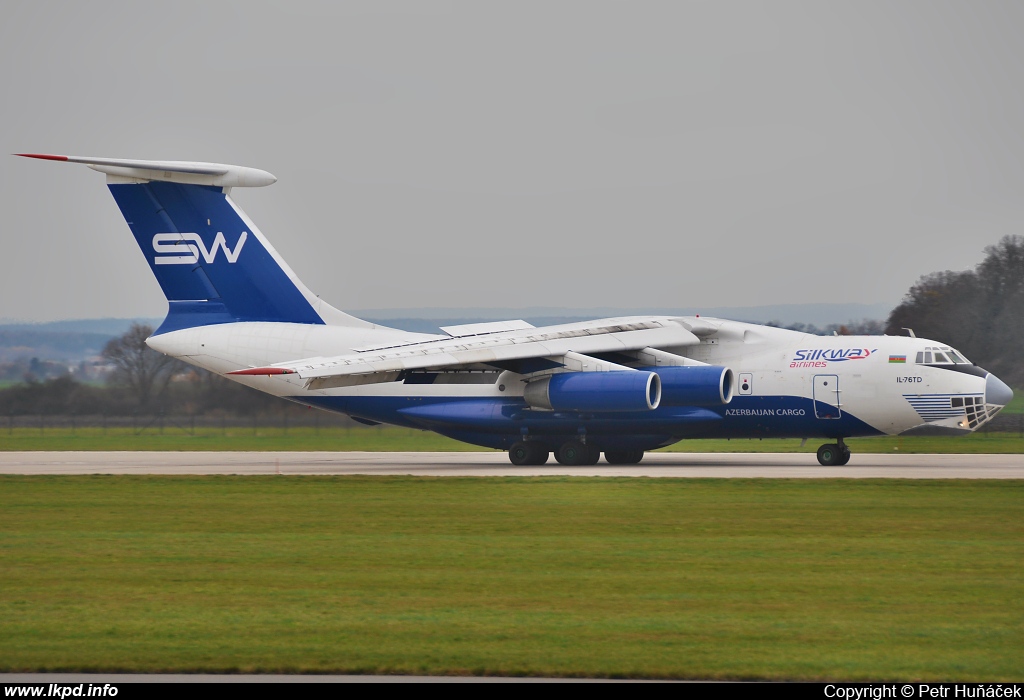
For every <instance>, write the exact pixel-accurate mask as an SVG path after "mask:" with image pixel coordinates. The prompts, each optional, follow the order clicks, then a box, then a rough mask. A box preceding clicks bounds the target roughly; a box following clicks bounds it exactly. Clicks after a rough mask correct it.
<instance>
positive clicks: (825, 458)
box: [818, 443, 850, 467]
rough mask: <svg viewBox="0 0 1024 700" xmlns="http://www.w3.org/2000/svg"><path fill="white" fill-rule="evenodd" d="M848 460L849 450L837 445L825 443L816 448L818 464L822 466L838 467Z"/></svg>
mask: <svg viewBox="0 0 1024 700" xmlns="http://www.w3.org/2000/svg"><path fill="white" fill-rule="evenodd" d="M844 457H845V458H846V459H845V461H844V460H843V458H844ZM849 461H850V451H849V450H845V451H844V450H843V449H842V448H841V447H840V446H839V445H836V444H832V443H827V444H824V445H822V446H821V447H819V448H818V464H820V465H821V466H823V467H839V466H842V465H844V464H846V462H849Z"/></svg>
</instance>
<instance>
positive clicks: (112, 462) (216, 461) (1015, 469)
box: [0, 452, 1024, 479]
mask: <svg viewBox="0 0 1024 700" xmlns="http://www.w3.org/2000/svg"><path fill="white" fill-rule="evenodd" d="M277 473H280V474H307V475H310V474H322V475H323V474H409V475H414V476H647V477H677V478H679V477H691V478H692V477H719V478H735V477H740V478H750V477H765V478H788V479H793V478H797V479H800V478H807V479H820V478H830V477H831V478H843V479H867V478H872V479H874V478H894V479H895V478H898V479H1024V455H1020V454H1013V455H935V454H914V455H911V454H854V455H853V459H852V460H851V461H850V464H848V465H846V466H845V467H822V466H819V465H818V463H817V461H816V460H815V457H814V455H813V454H788V453H781V454H778V453H776V454H749V453H743V454H740V453H728V454H723V453H680V452H677V453H652V454H648V455H647V456H645V457H644V461H643V463H642V464H639V465H636V466H631V467H616V466H611V465H608V464H604V463H603V462H602V463H600V464H597V465H595V466H593V467H563V466H562V465H560V464H558V463H556V462H555V461H554V460H551V461H550V462H549V463H548V464H546V465H544V466H542V467H514V466H512V465H511V464H509V462H508V458H507V456H506V455H505V453H503V452H0V474H251V475H255V474H277Z"/></svg>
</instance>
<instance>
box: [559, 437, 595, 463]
mask: <svg viewBox="0 0 1024 700" xmlns="http://www.w3.org/2000/svg"><path fill="white" fill-rule="evenodd" d="M600 458H601V453H600V452H598V451H597V450H595V449H594V448H592V447H591V446H590V445H584V444H583V443H582V442H577V441H576V440H570V441H569V442H566V443H563V444H562V446H561V447H559V448H558V452H556V453H555V459H556V460H558V463H559V464H564V465H565V466H567V467H587V466H590V465H592V464H597V460H598V459H600Z"/></svg>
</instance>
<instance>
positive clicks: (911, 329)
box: [903, 328, 917, 338]
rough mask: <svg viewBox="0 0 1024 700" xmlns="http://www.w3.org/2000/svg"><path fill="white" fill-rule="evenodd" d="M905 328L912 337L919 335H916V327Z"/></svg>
mask: <svg viewBox="0 0 1024 700" xmlns="http://www.w3.org/2000/svg"><path fill="white" fill-rule="evenodd" d="M903 330H905V331H906V332H907V335H909V336H910V337H911V338H916V337H917V336H916V335H914V329H913V328H904V329H903Z"/></svg>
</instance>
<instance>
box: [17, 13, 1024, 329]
mask: <svg viewBox="0 0 1024 700" xmlns="http://www.w3.org/2000/svg"><path fill="white" fill-rule="evenodd" d="M2 17H3V21H2V22H0V95H2V96H3V97H2V98H0V125H2V128H3V130H2V139H3V143H4V149H5V150H6V152H8V153H12V152H19V151H29V152H52V153H69V154H74V155H91V156H113V157H129V158H153V159H186V160H207V161H215V162H226V163H236V164H240V165H248V166H253V167H257V168H263V169H265V170H269V171H271V172H272V173H274V174H275V175H277V176H278V178H279V181H278V183H277V184H275V185H273V186H272V187H269V188H264V189H253V190H240V189H239V190H235V198H236V200H237V201H238V202H239V203H240V204H241V206H242V207H243V208H245V209H246V211H247V212H248V213H249V214H250V216H251V217H252V218H253V219H254V220H255V221H256V223H257V224H258V225H259V226H260V227H261V229H262V230H263V232H264V233H265V234H266V235H267V236H268V237H269V238H270V240H271V241H273V243H274V245H275V246H276V247H277V249H278V250H279V251H280V252H281V253H282V255H284V257H285V259H287V260H288V261H289V263H290V264H291V265H292V267H293V268H294V269H295V270H296V272H297V273H298V274H299V275H300V277H302V278H303V280H304V281H305V282H306V283H307V284H308V285H309V286H310V287H311V288H312V289H313V290H314V291H315V292H317V293H318V294H321V295H322V296H323V297H324V298H326V299H327V300H329V301H330V302H332V303H334V304H335V305H337V306H340V307H341V308H347V309H366V308H393V307H434V306H437V307H520V306H560V307H576V308H584V307H597V306H601V307H630V308H636V307H645V306H650V307H658V308H664V307H673V306H678V307H687V308H690V307H694V306H698V305H707V306H716V307H721V306H734V305H735V306H740V305H742V306H752V305H757V304H785V303H801V302H844V303H845V302H868V303H879V302H881V303H890V304H894V303H896V302H897V301H898V300H899V299H900V297H901V296H902V294H903V293H904V292H905V291H906V289H907V288H908V287H909V285H910V284H912V283H913V282H914V280H915V279H917V278H918V277H919V276H920V275H921V274H924V273H927V272H931V271H934V270H942V269H965V268H969V267H972V266H973V265H974V264H976V263H977V262H978V261H979V260H980V259H981V257H982V255H983V252H982V251H983V249H984V247H985V246H986V245H990V244H992V243H994V242H996V241H997V240H999V238H1000V237H1002V236H1003V235H1006V234H1010V233H1024V226H1022V225H1021V224H1022V222H1024V90H1022V86H1024V61H1022V59H1024V42H1022V41H1021V37H1022V36H1024V3H1020V2H1005V3H998V2H973V1H972V2H966V1H963V2H955V3H947V2H938V1H936V0H926V1H923V2H909V1H902V2H878V3H871V2H865V1H863V0H857V1H856V2H848V3H826V2H819V1H817V0H816V1H814V2H799V3H797V2H788V3H784V2H770V3H765V2H706V3H705V2H667V3H641V2H629V3H626V2H615V3H601V2H594V1H592V0H588V1H587V2H552V1H550V0H546V1H544V2H537V3H529V2H523V1H521V0H516V1H515V2H504V3H483V2H467V3H459V2H423V1H417V2H409V3H391V2H384V1H382V0H372V1H370V2H330V3H312V4H303V3H297V2H290V3H287V4H283V3H282V4H264V3H256V2H251V1H249V0H246V1H245V2H237V3H218V2H211V1H210V0H203V1H202V2H180V1H176V2H173V3H159V4H154V3H139V2H126V3H113V2H99V1H92V2H68V3H52V2H40V1H39V0H33V1H31V2H17V1H12V0H6V2H5V3H4V5H3V15H2ZM0 185H2V194H0V196H2V198H3V199H2V208H0V211H2V217H3V218H2V224H0V226H2V228H0V231H2V235H3V240H4V242H5V246H4V251H5V254H4V255H3V256H2V257H0V318H7V319H28V320H49V319H61V318H95V317H104V316H117V317H130V316H140V317H154V316H160V315H162V314H163V313H164V311H165V309H166V304H165V302H164V300H163V296H162V294H161V293H160V291H159V288H158V287H157V285H156V282H155V280H154V279H153V278H152V276H151V273H150V271H149V268H148V266H147V265H146V263H145V261H144V259H143V257H142V255H141V254H140V252H139V250H138V247H137V246H136V245H135V243H134V241H133V239H132V237H131V235H130V233H129V232H128V229H127V226H126V225H125V224H124V222H123V219H122V218H121V216H120V213H119V212H118V210H117V208H116V206H115V205H114V202H113V200H112V199H111V197H110V195H109V193H108V192H107V191H106V188H105V187H104V183H103V176H102V175H100V174H98V173H94V172H92V171H90V170H87V169H86V168H84V167H83V166H70V165H61V164H55V163H44V162H34V161H26V160H23V159H18V158H11V157H8V156H4V157H2V158H0Z"/></svg>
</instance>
